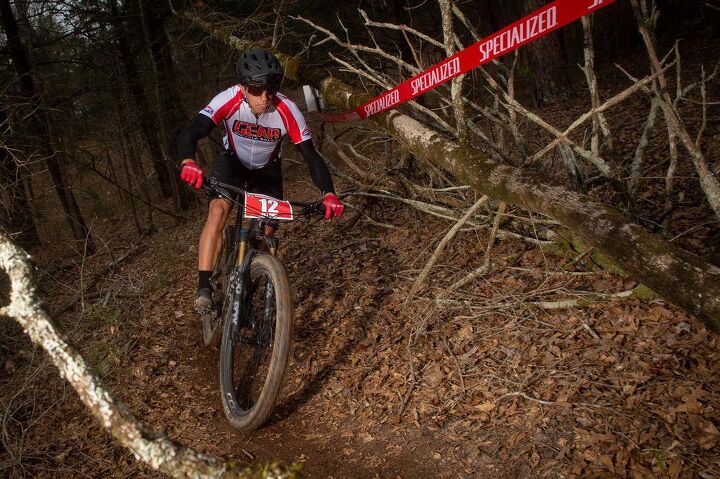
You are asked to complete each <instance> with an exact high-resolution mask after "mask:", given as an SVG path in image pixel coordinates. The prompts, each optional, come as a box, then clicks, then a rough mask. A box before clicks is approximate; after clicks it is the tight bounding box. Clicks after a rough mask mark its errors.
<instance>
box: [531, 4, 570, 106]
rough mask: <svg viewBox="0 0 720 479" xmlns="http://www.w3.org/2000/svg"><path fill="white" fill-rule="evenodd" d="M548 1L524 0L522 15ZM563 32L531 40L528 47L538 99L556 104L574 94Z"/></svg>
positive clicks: (538, 101)
mask: <svg viewBox="0 0 720 479" xmlns="http://www.w3.org/2000/svg"><path fill="white" fill-rule="evenodd" d="M547 3H548V2H547V1H545V0H522V4H521V8H522V14H523V15H527V14H529V13H532V12H534V11H535V10H537V9H539V8H541V7H544V6H545V5H547ZM560 38H561V37H560V33H559V32H553V33H550V34H549V35H546V36H544V37H542V38H538V39H537V40H535V41H533V42H531V43H529V44H528V45H526V46H525V48H524V50H525V52H526V54H527V61H528V67H529V68H530V75H531V77H532V81H533V89H534V92H535V100H536V102H537V103H539V104H543V103H554V102H556V101H558V100H562V99H564V98H567V96H568V94H569V93H570V82H569V81H568V68H567V64H566V62H565V59H564V55H563V49H562V42H561V41H560Z"/></svg>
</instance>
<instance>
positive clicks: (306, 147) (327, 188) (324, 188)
mask: <svg viewBox="0 0 720 479" xmlns="http://www.w3.org/2000/svg"><path fill="white" fill-rule="evenodd" d="M295 146H296V147H297V149H298V151H299V152H300V154H301V155H302V157H303V158H304V159H305V162H306V163H307V165H308V169H309V170H310V177H311V178H312V180H313V183H315V186H317V187H318V188H319V189H320V191H321V192H322V193H323V194H325V193H335V188H334V187H333V182H332V178H331V177H330V171H328V167H327V165H326V164H325V160H323V159H322V157H321V156H320V155H319V154H318V152H317V150H315V146H313V142H312V140H305V141H303V142H302V143H298V144H297V145H295Z"/></svg>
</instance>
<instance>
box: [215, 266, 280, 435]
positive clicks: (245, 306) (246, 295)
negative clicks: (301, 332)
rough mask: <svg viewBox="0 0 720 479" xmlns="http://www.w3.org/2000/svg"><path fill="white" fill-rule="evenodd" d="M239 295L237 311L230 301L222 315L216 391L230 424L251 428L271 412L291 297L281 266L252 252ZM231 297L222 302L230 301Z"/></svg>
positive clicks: (278, 389)
mask: <svg viewBox="0 0 720 479" xmlns="http://www.w3.org/2000/svg"><path fill="white" fill-rule="evenodd" d="M268 291H270V293H268ZM231 294H233V295H236V294H238V292H237V291H232V292H231ZM240 294H241V295H242V296H243V297H242V298H240V304H241V307H240V308H239V311H238V312H237V314H236V312H235V311H236V310H235V309H234V308H233V307H232V306H230V307H228V308H227V310H226V312H225V315H224V318H223V334H222V341H221V343H220V368H219V369H220V394H221V396H222V403H223V409H224V410H225V416H226V417H227V419H228V421H229V422H230V424H232V426H233V427H235V428H237V429H241V430H244V431H252V430H254V429H257V428H258V427H260V426H261V425H262V424H263V423H264V422H265V420H266V419H267V417H268V416H269V415H270V412H271V411H272V408H273V405H274V404H275V400H276V399H277V397H278V394H279V393H280V389H281V387H282V382H283V378H284V376H285V368H286V366H287V362H288V356H289V353H290V346H291V338H292V300H291V297H290V284H289V282H288V277H287V272H286V271H285V267H284V266H283V265H282V263H280V261H279V260H278V259H276V258H275V257H273V256H271V255H269V254H264V253H256V254H255V255H254V256H253V258H252V260H251V262H250V277H249V284H246V285H245V288H244V290H243V291H242V292H241V293H240ZM232 299H233V298H232V297H231V296H228V297H227V298H226V301H225V302H226V303H229V304H232V302H233V301H232ZM236 299H237V298H236ZM233 315H237V316H238V317H237V318H233ZM234 319H236V320H234Z"/></svg>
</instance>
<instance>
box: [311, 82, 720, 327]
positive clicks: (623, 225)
mask: <svg viewBox="0 0 720 479" xmlns="http://www.w3.org/2000/svg"><path fill="white" fill-rule="evenodd" d="M321 92H322V94H323V96H324V98H325V101H326V103H329V104H332V105H334V106H337V107H339V108H342V109H347V110H351V109H353V108H356V107H357V106H359V105H361V104H362V103H363V102H365V101H367V100H368V99H369V98H368V96H367V95H366V94H364V93H359V92H356V91H354V90H352V89H351V88H350V87H349V86H347V85H345V84H343V83H342V82H340V81H338V80H334V79H326V80H323V82H322V83H321ZM372 120H373V121H375V122H376V123H378V124H379V125H381V126H382V127H383V128H385V129H387V130H388V131H389V132H390V133H391V134H393V135H394V136H395V137H396V138H397V139H398V141H400V142H401V143H402V144H403V145H404V146H405V147H407V148H408V150H409V151H411V152H412V153H413V154H414V155H415V156H416V157H418V158H422V159H424V160H426V161H429V162H430V163H432V164H434V165H436V166H438V167H440V168H444V169H446V170H448V171H450V172H451V173H453V174H454V175H455V177H456V178H457V179H458V180H459V181H462V182H463V183H465V184H468V185H470V186H471V187H473V189H475V190H476V191H477V192H478V193H479V194H487V195H489V196H491V197H493V198H495V199H498V200H501V201H505V202H507V203H509V204H514V205H517V206H520V207H521V208H525V209H527V210H530V211H535V212H538V213H543V214H546V215H549V216H552V217H553V218H555V219H557V220H558V221H560V222H561V223H562V224H563V225H565V226H566V227H567V228H569V229H570V230H571V231H572V232H573V233H574V234H575V235H577V236H578V237H579V238H580V239H581V240H582V241H583V242H584V243H586V244H588V245H590V246H592V247H594V248H596V249H597V250H598V251H600V252H602V253H604V254H605V255H607V256H608V257H609V258H610V259H612V260H613V261H614V262H615V263H616V264H617V265H618V266H619V267H621V268H623V269H624V270H625V271H627V272H628V273H630V274H631V275H633V276H634V277H635V278H637V279H638V280H639V281H642V282H643V283H644V284H646V285H647V286H648V287H650V288H652V289H653V290H654V291H656V292H657V293H658V294H660V295H662V296H664V297H665V298H667V299H668V300H669V301H672V302H673V303H675V304H677V305H678V306H680V307H681V308H683V309H685V310H686V311H688V312H689V313H691V314H694V315H695V316H697V317H698V318H699V319H700V320H701V321H703V322H704V323H705V324H706V325H707V326H708V327H709V328H710V329H712V330H713V331H720V268H718V267H716V266H713V265H710V264H707V263H705V262H704V261H702V260H700V259H699V258H697V257H696V256H693V255H690V254H688V253H685V252H683V251H680V250H678V249H677V248H676V247H675V246H674V245H673V244H671V243H669V242H668V241H666V240H664V239H662V238H660V237H658V236H655V235H652V234H650V233H648V232H647V231H645V230H644V229H643V228H642V227H640V226H638V225H637V224H635V223H633V222H632V221H631V220H629V219H628V218H626V217H625V216H623V215H622V214H620V213H619V212H618V211H616V210H614V209H611V208H608V207H605V206H603V205H601V204H598V203H595V202H594V201H592V200H591V199H590V198H588V197H587V196H585V195H582V194H580V193H577V192H575V191H572V190H570V189H568V188H566V187H564V186H562V185H560V184H558V183H554V182H552V181H549V180H547V179H546V178H545V177H544V176H542V175H541V174H540V173H538V172H536V171H531V170H523V169H518V168H513V167H511V166H507V165H500V164H498V163H495V162H493V161H491V160H489V159H487V158H483V157H481V156H480V154H479V153H477V152H475V151H472V150H470V151H468V150H467V149H462V148H460V147H459V146H458V145H457V144H456V143H454V142H452V141H449V140H447V139H446V138H444V137H443V136H442V135H440V134H438V133H437V132H435V131H433V130H430V129H429V128H427V127H426V126H424V125H422V124H421V123H419V122H418V121H416V120H414V119H412V118H410V117H408V116H405V115H402V114H400V113H398V112H397V111H395V110H392V111H390V112H388V113H385V114H380V115H376V116H374V117H372Z"/></svg>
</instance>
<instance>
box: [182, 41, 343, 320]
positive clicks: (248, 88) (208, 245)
mask: <svg viewBox="0 0 720 479" xmlns="http://www.w3.org/2000/svg"><path fill="white" fill-rule="evenodd" d="M235 72H236V74H237V79H238V82H239V83H238V84H236V85H233V86H231V87H230V88H228V89H227V90H225V91H222V92H220V93H219V94H217V95H216V96H215V98H213V99H212V100H211V101H210V103H209V104H208V105H207V106H206V107H204V108H203V109H202V110H200V112H199V113H198V114H197V115H195V117H194V118H193V119H192V121H191V123H190V125H189V126H188V127H186V128H185V129H184V130H183V132H182V133H181V134H180V137H179V139H178V156H179V159H180V161H181V166H182V171H181V173H180V178H181V179H182V180H183V181H185V182H186V183H188V184H189V185H191V186H193V187H195V188H196V189H199V188H200V187H201V186H202V183H203V170H202V168H200V166H199V165H198V164H197V163H196V162H195V161H194V158H195V152H196V150H197V141H198V140H199V139H201V138H204V137H206V136H208V135H209V134H210V132H211V131H212V129H213V128H214V127H215V126H216V125H218V124H220V123H222V124H223V126H224V127H225V132H224V136H223V144H224V147H225V150H224V151H223V152H222V153H221V154H220V156H219V158H218V160H217V162H216V163H215V166H214V169H213V172H212V175H211V176H212V177H214V178H217V180H218V181H220V182H222V183H227V184H231V185H233V186H236V187H239V188H243V187H245V188H247V190H248V191H251V192H254V193H262V194H265V195H268V196H272V197H275V198H280V199H282V197H283V190H282V171H281V167H280V145H281V142H282V139H283V137H284V136H286V135H287V136H289V137H290V139H291V140H292V142H293V143H294V144H295V146H296V147H297V149H298V151H299V152H300V154H301V155H302V157H303V158H304V159H305V162H306V163H307V165H308V169H309V171H310V177H311V178H312V180H313V183H315V185H316V186H317V187H318V189H319V190H320V191H321V192H322V194H323V204H324V206H325V219H326V220H329V219H330V218H333V217H339V216H341V215H342V214H343V210H344V208H345V207H344V205H343V204H342V202H341V201H340V199H339V198H338V197H337V195H336V194H335V190H334V188H333V182H332V178H331V177H330V172H329V171H328V169H327V165H325V162H324V161H323V159H322V158H321V157H320V155H319V154H318V153H317V151H316V150H315V147H314V146H313V142H312V139H311V134H310V129H309V128H308V127H307V125H306V123H305V118H304V117H303V115H302V113H300V110H299V109H298V107H297V105H295V103H293V102H292V101H291V100H290V99H289V98H288V97H286V96H285V95H283V94H282V93H280V92H278V88H279V87H280V84H281V83H282V80H283V69H282V66H281V65H280V62H279V61H278V59H277V58H276V57H275V55H273V54H272V53H270V52H268V51H266V50H262V49H251V50H247V51H246V52H244V53H242V54H241V55H240V58H239V60H238V62H237V65H236V67H235ZM245 183H247V185H245ZM227 193H228V196H229V197H231V198H232V197H233V196H234V195H233V194H230V193H229V192H227ZM208 196H209V199H210V205H209V211H208V216H207V222H206V223H205V228H204V229H203V232H202V234H201V236H200V245H199V248H198V250H199V251H198V290H197V293H196V295H195V299H194V302H193V306H194V308H195V310H196V311H197V312H198V313H200V314H203V313H206V312H209V311H211V310H212V306H213V305H212V291H211V286H210V276H211V274H212V269H213V266H214V263H215V260H216V257H217V254H218V252H219V251H220V247H221V241H222V231H223V228H224V227H225V222H226V221H227V218H228V216H229V214H230V210H231V209H232V203H231V202H230V201H229V200H227V199H226V198H222V197H220V195H218V194H217V193H208ZM276 228H277V223H276V222H270V223H268V224H265V229H264V233H265V235H267V236H273V235H274V233H275V230H276Z"/></svg>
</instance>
